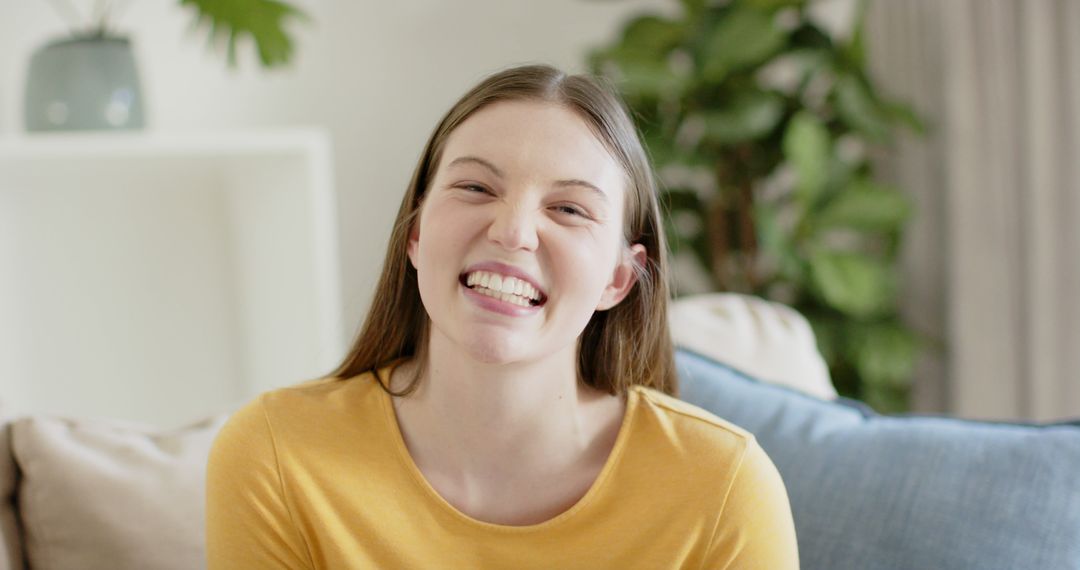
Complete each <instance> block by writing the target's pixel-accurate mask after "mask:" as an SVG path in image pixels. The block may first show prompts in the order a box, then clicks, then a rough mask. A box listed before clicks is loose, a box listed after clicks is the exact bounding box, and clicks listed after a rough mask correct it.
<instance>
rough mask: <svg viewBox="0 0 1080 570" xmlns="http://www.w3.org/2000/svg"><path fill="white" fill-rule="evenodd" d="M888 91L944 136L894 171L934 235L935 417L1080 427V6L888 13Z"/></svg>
mask: <svg viewBox="0 0 1080 570" xmlns="http://www.w3.org/2000/svg"><path fill="white" fill-rule="evenodd" d="M868 33H869V40H870V44H871V59H872V65H873V70H874V75H875V77H877V78H878V79H879V80H880V81H881V82H882V83H883V84H884V86H885V88H886V90H887V92H889V93H891V94H893V95H895V96H898V97H900V98H903V99H905V100H908V101H912V102H914V103H915V104H916V107H917V108H918V110H919V111H920V112H921V113H922V114H923V116H925V117H927V118H928V119H929V120H930V123H931V128H932V131H931V133H930V134H929V136H928V137H927V138H925V139H922V140H916V139H914V138H913V137H904V138H903V139H902V140H901V141H900V144H899V145H897V147H896V149H894V150H893V151H892V152H891V153H888V154H887V155H886V156H883V157H882V161H881V165H882V169H883V172H884V174H885V176H886V177H887V178H890V179H892V180H893V181H894V182H895V183H897V184H898V185H900V186H902V187H903V188H905V190H907V191H908V192H910V193H911V195H912V197H913V198H914V199H915V201H916V203H917V205H918V216H919V217H918V219H916V220H915V221H914V222H913V224H912V225H911V230H910V233H909V236H908V240H907V242H906V244H905V251H904V258H903V263H904V272H905V275H906V283H905V289H904V291H905V292H904V298H903V308H904V312H905V314H906V316H907V317H908V319H909V320H910V321H911V322H912V323H913V324H914V325H915V326H916V327H917V328H919V329H920V330H922V331H923V332H926V333H928V334H931V335H935V336H940V337H941V338H942V339H943V340H944V341H945V343H946V351H945V352H944V353H941V354H937V355H935V354H929V355H927V357H926V358H924V360H923V362H921V363H920V365H919V372H918V379H917V384H916V390H915V393H916V404H917V408H918V409H919V410H921V411H939V412H949V413H954V414H957V415H960V416H963V417H973V418H994V419H1035V420H1050V419H1060V418H1067V417H1080V231H1078V230H1077V227H1076V226H1077V224H1078V223H1080V0H948V1H941V0H905V1H903V2H897V1H891V0H878V1H877V2H875V3H874V4H873V7H872V9H871V12H870V18H869V20H868Z"/></svg>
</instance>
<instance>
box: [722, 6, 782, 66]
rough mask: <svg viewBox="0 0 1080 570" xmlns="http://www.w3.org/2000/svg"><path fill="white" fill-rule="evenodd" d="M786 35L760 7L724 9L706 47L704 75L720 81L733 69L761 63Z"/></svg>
mask: <svg viewBox="0 0 1080 570" xmlns="http://www.w3.org/2000/svg"><path fill="white" fill-rule="evenodd" d="M786 40H787V34H785V32H784V31H783V30H781V29H779V28H777V27H776V25H775V24H774V23H773V18H772V15H771V14H769V13H767V12H764V11H762V10H757V9H754V8H749V7H740V8H736V9H733V10H731V11H730V12H727V13H726V15H725V17H723V18H722V19H721V20H720V21H719V22H718V23H717V24H716V27H715V28H713V30H712V35H711V36H710V37H709V38H708V43H707V45H706V48H705V54H704V55H705V62H704V67H703V69H702V74H703V75H704V77H705V78H706V79H708V80H710V81H714V82H720V81H722V80H723V79H724V78H725V77H727V75H728V74H729V73H731V72H732V71H737V70H739V69H742V68H745V67H750V66H753V65H757V64H760V63H762V62H764V61H765V60H767V59H768V58H769V57H771V56H772V55H773V54H774V53H776V52H777V51H779V50H780V48H782V47H783V46H784V43H785V41H786Z"/></svg>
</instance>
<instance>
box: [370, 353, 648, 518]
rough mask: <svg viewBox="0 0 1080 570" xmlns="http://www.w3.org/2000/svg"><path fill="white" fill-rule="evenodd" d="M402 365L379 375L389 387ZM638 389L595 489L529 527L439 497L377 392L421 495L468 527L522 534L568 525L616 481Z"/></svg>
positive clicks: (629, 394) (388, 399)
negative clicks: (492, 518)
mask: <svg viewBox="0 0 1080 570" xmlns="http://www.w3.org/2000/svg"><path fill="white" fill-rule="evenodd" d="M401 362H403V360H398V361H395V362H393V363H390V364H389V365H387V366H385V367H384V368H383V369H382V370H380V371H379V375H380V376H382V377H384V378H386V385H387V386H390V385H391V381H390V380H391V378H392V374H393V372H394V369H396V368H397V365H398V364H400V363H401ZM375 381H376V382H378V381H379V379H378V378H376V379H375ZM637 389H638V386H631V387H630V388H628V389H627V391H626V406H625V409H624V411H623V418H622V423H621V424H620V425H619V432H618V434H617V435H616V436H615V444H614V445H613V446H612V448H611V452H610V453H609V454H608V457H607V460H605V461H604V466H603V467H602V468H601V469H600V473H599V474H598V475H597V476H596V479H595V480H593V482H592V485H590V486H589V490H588V491H586V492H585V494H584V495H582V497H581V498H580V499H578V500H577V502H576V503H574V504H573V505H572V506H571V507H570V508H569V509H566V510H565V511H563V512H561V513H559V514H557V515H555V516H554V517H551V518H549V519H547V520H545V521H542V522H538V523H535V524H529V525H505V524H498V523H491V522H487V521H482V520H480V519H477V518H473V517H471V516H469V515H467V514H465V513H463V512H461V511H460V510H458V508H457V507H455V506H454V505H451V504H450V502H449V501H447V500H446V499H445V498H444V497H443V496H442V495H440V494H439V492H438V491H436V490H435V488H434V487H432V486H431V483H429V482H428V480H427V478H426V477H424V473H423V472H422V471H420V468H419V467H418V466H417V465H416V461H415V460H414V459H413V457H412V455H411V454H410V453H409V448H408V446H406V445H405V437H404V436H403V435H402V433H401V426H400V425H399V424H398V420H397V412H396V411H395V410H394V402H393V400H392V398H393V396H391V395H390V394H388V393H386V391H385V390H382V389H378V390H376V392H378V393H379V401H380V402H381V405H382V408H383V415H384V417H385V419H386V421H387V424H388V425H387V429H388V430H389V431H390V433H391V438H392V439H393V446H394V448H395V449H396V450H397V454H396V455H397V456H398V458H399V459H400V460H401V463H402V466H403V467H404V468H405V470H406V471H408V472H409V474H410V476H411V477H412V479H413V480H414V481H415V482H416V483H417V485H418V486H419V487H420V488H421V491H422V492H423V493H424V495H426V496H427V497H428V498H429V499H431V500H433V501H434V502H435V503H437V504H438V505H439V508H441V509H442V510H444V511H447V512H449V513H450V514H451V515H452V516H453V517H455V518H457V519H459V520H461V521H463V522H464V523H465V524H469V525H472V526H476V527H480V528H483V529H487V530H493V531H498V532H517V533H521V532H533V531H540V530H545V529H548V528H551V527H553V526H556V525H558V524H560V523H562V522H563V521H566V520H567V519H569V518H571V517H573V516H574V515H575V514H577V513H578V512H580V511H582V510H583V509H585V508H586V507H587V506H588V505H589V503H591V502H592V501H594V500H595V499H596V497H597V495H599V494H600V493H601V492H602V491H603V489H604V487H605V484H606V482H607V480H608V479H610V478H611V477H612V473H613V472H614V471H615V469H616V467H617V465H618V463H619V459H620V457H622V455H623V452H624V449H625V448H626V446H627V445H628V443H627V441H628V440H629V438H630V425H631V424H632V423H633V420H634V410H635V409H636V408H637V403H638V398H639V397H640V395H639V394H638V390H637Z"/></svg>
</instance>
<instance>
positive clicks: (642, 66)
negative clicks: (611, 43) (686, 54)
mask: <svg viewBox="0 0 1080 570" xmlns="http://www.w3.org/2000/svg"><path fill="white" fill-rule="evenodd" d="M614 62H615V64H616V65H617V66H618V68H619V71H620V73H621V74H622V78H621V80H620V81H619V89H620V90H621V91H622V92H623V94H624V95H627V96H629V97H646V98H649V97H657V96H660V95H663V94H665V93H678V92H679V91H680V90H681V89H682V88H683V85H684V84H685V80H684V79H682V78H680V77H677V76H675V75H674V74H673V73H671V69H670V68H669V67H668V65H667V63H666V62H664V61H648V60H636V59H615V60H614Z"/></svg>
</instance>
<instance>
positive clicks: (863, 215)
mask: <svg viewBox="0 0 1080 570" xmlns="http://www.w3.org/2000/svg"><path fill="white" fill-rule="evenodd" d="M911 212H912V205H911V201H910V200H909V199H908V197H907V196H905V195H903V194H901V193H899V192H897V191H896V190H893V189H891V188H888V187H887V186H882V185H879V184H875V183H874V182H872V181H870V180H866V179H860V180H856V181H855V182H854V183H852V184H851V185H850V186H848V187H847V188H846V189H845V190H844V191H843V192H840V193H838V194H836V195H835V196H833V197H832V198H831V199H830V200H829V202H828V203H827V204H826V205H825V206H824V207H823V208H822V209H821V210H820V211H818V213H817V214H816V215H815V216H814V218H813V224H814V226H815V227H816V228H817V229H819V230H822V229H833V228H838V227H844V228H852V229H856V230H864V231H875V232H877V231H880V232H891V231H896V230H898V229H900V228H901V227H902V226H903V224H904V222H905V221H907V219H908V218H909V217H910V216H911Z"/></svg>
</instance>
